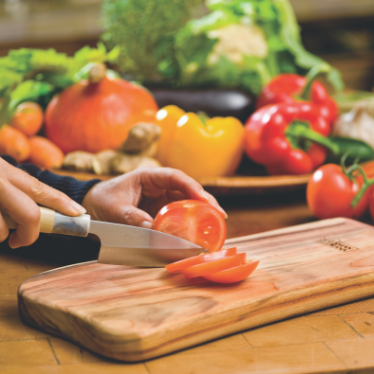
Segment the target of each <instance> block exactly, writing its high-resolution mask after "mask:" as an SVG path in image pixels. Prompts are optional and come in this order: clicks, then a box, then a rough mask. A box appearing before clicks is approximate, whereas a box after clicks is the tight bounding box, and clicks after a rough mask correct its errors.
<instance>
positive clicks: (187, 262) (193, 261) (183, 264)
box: [165, 247, 236, 273]
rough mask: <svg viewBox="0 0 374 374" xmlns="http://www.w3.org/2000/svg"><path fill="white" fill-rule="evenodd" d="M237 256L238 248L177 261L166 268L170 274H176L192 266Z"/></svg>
mask: <svg viewBox="0 0 374 374" xmlns="http://www.w3.org/2000/svg"><path fill="white" fill-rule="evenodd" d="M234 255H236V247H233V248H228V249H222V250H220V251H216V252H213V253H207V254H203V255H199V256H193V257H189V258H186V259H184V260H180V261H176V262H173V263H171V264H168V265H166V266H165V268H166V270H167V271H168V272H169V273H176V272H177V271H180V270H182V269H185V268H188V267H190V266H194V265H198V264H203V263H205V262H209V261H214V260H218V259H220V258H224V257H229V256H234Z"/></svg>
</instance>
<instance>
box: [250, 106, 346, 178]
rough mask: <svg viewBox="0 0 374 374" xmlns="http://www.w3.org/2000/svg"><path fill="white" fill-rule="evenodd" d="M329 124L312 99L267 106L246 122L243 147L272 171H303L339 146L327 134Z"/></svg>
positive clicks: (311, 168)
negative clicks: (311, 101)
mask: <svg viewBox="0 0 374 374" xmlns="http://www.w3.org/2000/svg"><path fill="white" fill-rule="evenodd" d="M328 133H329V124H328V123H327V121H326V119H325V118H324V117H322V116H321V115H320V111H319V110H318V108H317V107H316V105H314V104H313V103H310V102H302V101H299V102H291V103H281V104H276V105H267V106H265V107H262V108H260V109H258V110H257V111H256V112H255V113H253V114H252V116H251V117H249V119H248V121H247V122H246V124H245V135H244V149H245V152H246V153H247V155H248V157H249V158H251V159H252V160H253V161H255V162H257V163H259V164H262V165H265V166H266V168H267V170H268V172H269V173H270V174H304V173H310V172H311V171H312V170H313V169H315V168H316V167H318V166H320V165H321V164H322V163H323V162H324V161H325V158H326V155H327V150H330V151H331V152H333V153H337V152H339V147H338V146H337V145H336V144H334V143H333V142H331V140H330V139H328V138H327V137H326V136H327V135H328Z"/></svg>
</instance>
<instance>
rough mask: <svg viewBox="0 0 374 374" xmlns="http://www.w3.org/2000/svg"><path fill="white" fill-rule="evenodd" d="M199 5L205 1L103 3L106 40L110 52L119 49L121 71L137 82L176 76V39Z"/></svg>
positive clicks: (124, 0) (121, 0)
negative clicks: (130, 75)
mask: <svg viewBox="0 0 374 374" xmlns="http://www.w3.org/2000/svg"><path fill="white" fill-rule="evenodd" d="M200 3H202V0H157V1H150V0H104V1H103V6H102V15H103V24H104V28H105V30H106V31H105V33H104V34H103V40H104V41H105V42H106V43H107V44H108V45H109V46H110V47H111V48H113V47H115V46H118V47H119V67H120V69H121V70H122V71H123V72H126V73H129V74H132V75H133V76H134V77H135V78H136V79H148V80H159V79H161V78H165V77H166V78H168V77H169V76H175V74H176V67H175V58H174V35H175V33H176V32H177V31H178V30H179V29H180V28H181V27H182V26H183V25H184V24H185V23H186V22H187V21H188V20H189V19H190V17H191V10H192V8H193V7H194V6H195V5H197V4H200ZM159 69H160V70H161V74H160V71H159Z"/></svg>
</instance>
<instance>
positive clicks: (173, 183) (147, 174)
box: [141, 168, 227, 218]
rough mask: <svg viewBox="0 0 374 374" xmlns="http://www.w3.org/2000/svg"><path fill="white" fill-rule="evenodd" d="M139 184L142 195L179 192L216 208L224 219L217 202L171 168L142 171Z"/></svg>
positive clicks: (194, 182)
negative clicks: (161, 190) (140, 183)
mask: <svg viewBox="0 0 374 374" xmlns="http://www.w3.org/2000/svg"><path fill="white" fill-rule="evenodd" d="M141 182H142V185H143V193H144V195H146V196H147V193H152V191H154V189H155V188H156V189H159V190H160V189H164V190H166V191H179V192H181V193H182V194H184V195H185V196H186V197H188V198H189V199H196V200H200V201H204V202H206V203H209V204H211V205H213V206H214V207H215V208H217V209H218V210H219V211H220V212H221V213H222V215H223V216H224V217H225V218H226V217H227V214H226V212H225V211H224V210H223V209H222V208H221V207H220V205H219V204H218V202H217V200H216V199H215V198H214V197H213V196H212V195H211V194H209V193H208V192H206V191H204V188H203V187H202V186H201V184H200V183H198V182H197V181H195V180H194V179H193V178H191V177H189V176H188V175H187V174H185V173H183V172H182V171H180V170H176V169H172V168H157V169H153V170H147V169H145V170H143V171H142V172H141Z"/></svg>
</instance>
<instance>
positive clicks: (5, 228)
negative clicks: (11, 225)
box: [0, 212, 9, 243]
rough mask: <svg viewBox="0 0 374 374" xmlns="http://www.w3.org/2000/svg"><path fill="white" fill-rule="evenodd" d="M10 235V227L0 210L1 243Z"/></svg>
mask: <svg viewBox="0 0 374 374" xmlns="http://www.w3.org/2000/svg"><path fill="white" fill-rule="evenodd" d="M8 235H9V229H8V226H7V224H6V222H5V219H4V217H3V215H2V214H1V212H0V243H2V242H3V241H5V240H6V238H7V237H8Z"/></svg>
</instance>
